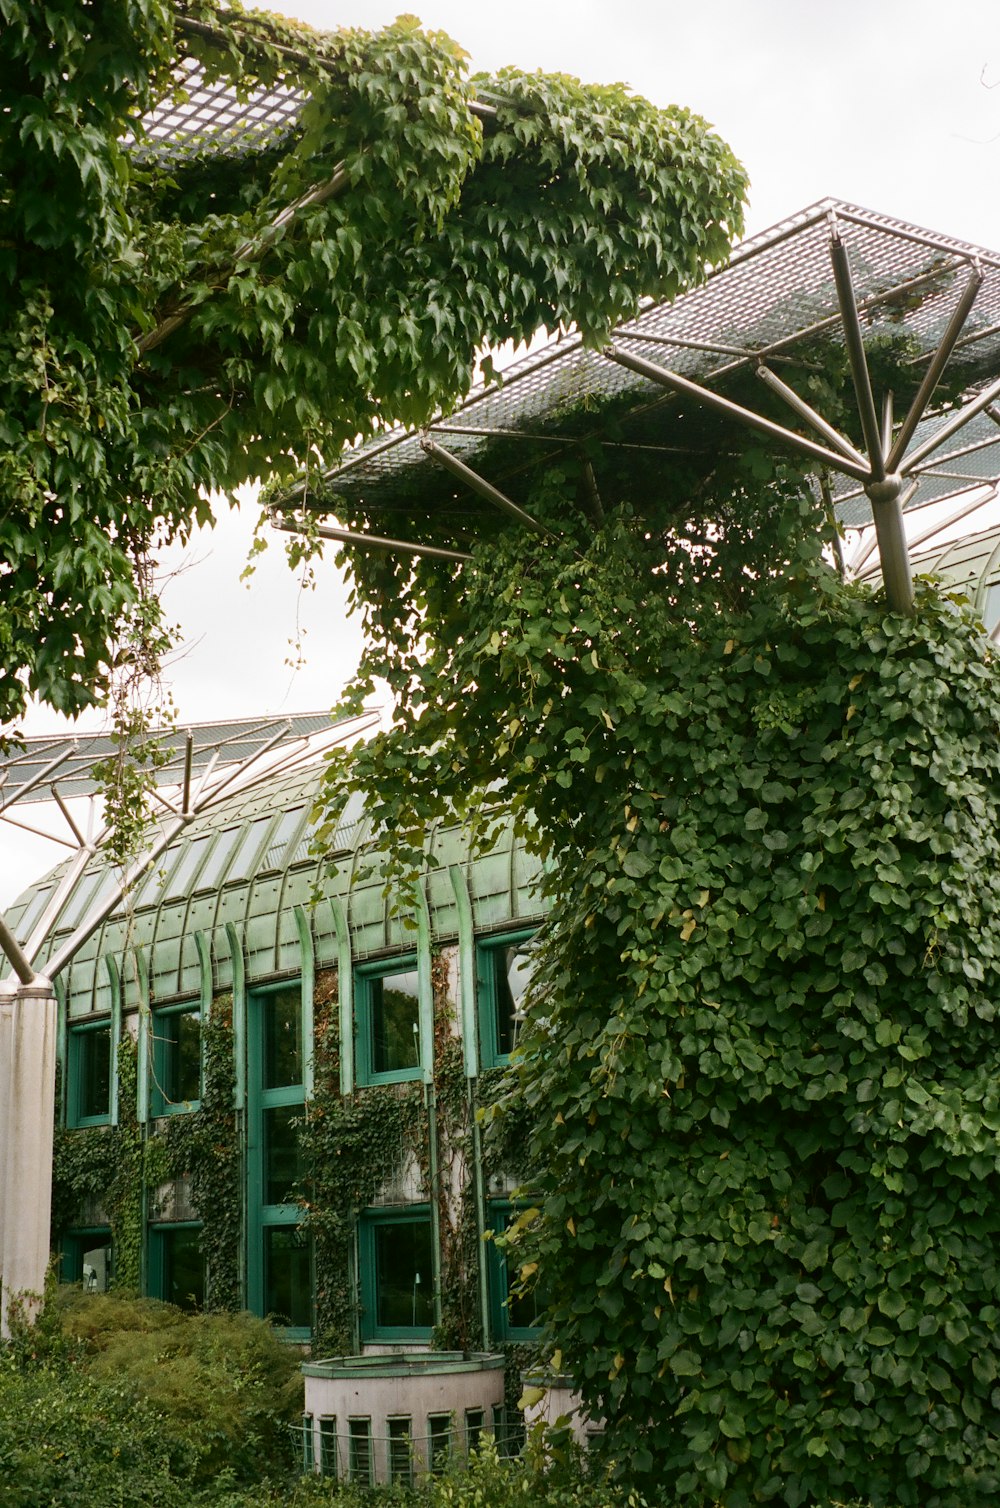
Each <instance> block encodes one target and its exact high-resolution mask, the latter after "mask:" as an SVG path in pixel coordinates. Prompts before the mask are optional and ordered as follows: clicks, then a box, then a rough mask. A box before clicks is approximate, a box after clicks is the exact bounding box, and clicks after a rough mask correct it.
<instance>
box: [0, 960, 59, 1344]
mask: <svg viewBox="0 0 1000 1508" xmlns="http://www.w3.org/2000/svg"><path fill="white" fill-rule="evenodd" d="M8 1022H9V1025H8ZM0 1023H2V1024H0V1048H2V1051H3V1058H2V1064H0V1080H5V1084H4V1088H3V1090H2V1091H0V1117H2V1118H0V1128H2V1127H3V1122H4V1119H5V1120H6V1128H5V1129H6V1135H5V1137H4V1144H3V1146H2V1148H0V1159H2V1162H0V1215H2V1226H0V1285H2V1290H0V1291H2V1301H0V1334H2V1335H4V1336H6V1335H9V1334H10V1327H11V1317H12V1315H17V1314H19V1313H20V1314H23V1315H24V1317H25V1318H32V1317H33V1316H34V1315H35V1313H36V1312H37V1310H38V1306H39V1304H40V1303H41V1299H42V1294H43V1290H44V1287H45V1273H46V1269H47V1267H48V1261H49V1224H50V1218H51V1210H52V1132H53V1122H54V1117H55V1076H56V1026H57V1008H56V997H55V991H54V990H53V988H52V984H51V982H50V981H49V980H48V979H45V978H43V977H42V976H41V975H37V976H36V977H35V978H34V979H33V980H32V982H31V983H30V984H22V985H19V986H18V987H17V988H16V990H14V991H13V992H12V993H10V992H8V993H6V995H5V998H4V999H3V1002H2V1005H0Z"/></svg>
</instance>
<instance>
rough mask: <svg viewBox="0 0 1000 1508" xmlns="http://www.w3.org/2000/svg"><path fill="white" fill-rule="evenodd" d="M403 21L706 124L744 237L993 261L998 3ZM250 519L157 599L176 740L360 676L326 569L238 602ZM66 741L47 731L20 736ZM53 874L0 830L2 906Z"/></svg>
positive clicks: (336, 14) (709, 3) (697, 7)
mask: <svg viewBox="0 0 1000 1508" xmlns="http://www.w3.org/2000/svg"><path fill="white" fill-rule="evenodd" d="M413 3H414V9H415V10H416V13H417V14H418V15H419V16H420V18H421V20H422V21H423V22H424V24H425V25H426V26H427V27H430V28H440V29H442V30H444V31H447V32H448V33H449V34H450V35H451V36H453V37H454V38H455V39H456V40H457V41H458V42H460V43H461V45H462V46H463V47H464V48H465V49H466V51H467V52H468V53H469V54H470V55H471V66H472V68H473V69H476V70H478V69H485V70H493V69H496V68H499V67H503V66H504V65H507V64H512V65H516V66H518V67H521V68H527V69H535V68H540V69H543V70H545V71H554V72H563V73H571V74H575V75H577V76H578V77H580V78H582V79H584V80H585V81H588V82H597V83H606V82H611V81H614V80H623V81H625V82H627V83H628V84H630V85H631V86H632V87H633V88H634V89H635V90H636V91H637V92H638V93H640V94H643V95H645V96H646V97H647V98H648V99H650V100H651V101H653V103H655V104H659V105H666V104H670V103H680V104H685V105H688V106H690V107H691V108H692V109H694V110H697V111H698V112H699V113H700V114H702V115H704V116H705V117H706V118H707V119H708V120H709V121H710V122H712V124H713V125H714V126H715V127H716V128H717V130H718V131H719V132H720V133H721V134H722V135H723V136H724V137H725V138H726V140H727V141H728V142H729V143H730V145H731V146H732V147H733V149H734V150H735V152H736V154H737V155H738V156H739V157H740V158H741V159H742V161H743V162H744V163H745V164H746V166H747V168H748V170H749V172H750V177H751V183H752V190H751V201H750V211H749V222H748V228H749V230H750V231H751V232H754V231H758V230H763V229H765V228H766V227H767V226H769V225H771V224H773V223H774V222H775V221H777V220H780V219H782V218H783V217H785V216H786V215H789V214H792V213H794V212H795V211H796V210H798V209H801V208H804V207H805V206H806V205H807V204H811V203H812V202H813V201H814V200H816V199H820V198H823V197H824V196H826V195H828V194H833V195H836V196H837V197H839V198H842V199H848V200H851V201H853V202H854V203H857V204H861V205H863V206H865V207H867V208H869V209H877V210H883V211H885V212H887V213H889V214H892V215H895V216H898V217H900V218H903V219H907V220H911V221H913V222H915V223H916V224H918V225H924V226H928V227H931V228H933V229H936V230H942V231H947V232H949V233H950V234H952V235H956V236H959V237H961V238H963V239H965V240H968V241H972V242H975V243H979V244H982V245H985V246H987V247H993V248H1000V203H998V197H997V191H996V185H997V181H998V176H1000V5H998V4H997V3H996V0H951V3H950V4H941V3H940V0H936V3H934V4H931V3H929V0H836V3H831V0H700V3H699V0H684V3H679V0H660V3H650V0H614V3H611V0H572V3H570V0H504V3H503V4H483V3H481V0H480V3H477V0H464V3H462V0H424V3H420V0H413ZM268 8H269V9H273V10H279V11H283V12H284V13H285V14H287V15H290V16H295V17H297V18H298V19H299V20H302V21H306V22H308V23H309V24H310V25H313V26H315V27H318V28H320V29H323V30H333V29H335V28H336V27H338V26H342V25H343V26H364V27H371V28H377V27H380V26H383V25H385V24H386V23H387V22H389V21H391V20H392V19H393V18H394V16H395V15H396V14H397V13H398V12H399V10H400V9H401V8H402V7H401V6H400V5H399V4H393V3H391V0H389V3H376V0H339V3H335V0H271V3H270V4H269V6H268ZM994 85H995V86H997V87H996V88H995V89H994V88H992V87H990V86H994ZM255 513H256V510H255V509H253V508H249V509H247V510H245V511H244V513H243V514H242V515H228V514H227V515H226V516H224V517H222V518H220V521H219V524H218V526H217V528H216V529H215V530H214V532H208V531H206V532H205V533H203V534H202V535H201V536H200V537H199V538H198V539H197V540H196V542H195V544H194V546H193V547H192V549H191V550H190V551H188V552H187V562H188V564H189V568H188V569H186V570H185V571H183V572H182V573H181V574H180V575H179V576H177V577H176V578H175V579H174V580H173V581H172V582H171V583H170V585H169V587H168V588H167V591H166V604H167V611H168V615H169V616H170V618H171V619H172V620H173V621H175V622H178V623H179V624H180V625H181V626H182V629H183V632H184V637H185V640H186V650H185V653H184V654H183V655H182V656H181V657H180V658H179V659H178V660H177V661H176V663H175V664H174V666H173V667H172V668H171V671H170V679H171V681H172V686H173V693H174V698H175V700H176V702H177V704H178V707H179V710H180V717H181V721H182V724H183V722H185V721H202V720H211V719H220V718H227V717H236V716H252V715H255V714H258V713H261V712H285V711H293V712H298V711H312V710H316V709H318V708H325V707H329V706H330V705H332V704H333V702H334V701H335V700H336V699H337V696H338V694H339V693H340V691H341V690H342V688H343V686H344V685H345V683H346V681H347V680H348V678H349V677H350V674H351V672H352V670H353V668H354V665H355V663H356V660H357V655H358V649H359V643H360V635H359V629H358V627H357V625H356V624H355V623H353V622H351V621H349V620H347V618H346V614H345V592H344V588H343V585H342V583H341V582H340V581H339V580H338V578H337V575H336V573H335V571H334V568H333V565H332V563H330V564H321V565H320V567H319V576H320V587H319V589H318V590H317V591H315V592H307V593H300V591H299V589H298V586H297V584H296V582H295V580H294V579H293V578H292V577H291V575H290V573H289V571H288V568H287V566H286V565H285V562H284V556H283V552H282V550H281V547H280V544H279V545H277V546H275V547H274V548H272V550H271V551H269V553H268V556H267V557H266V558H265V560H264V563H263V564H262V565H261V566H260V567H259V568H258V572H257V575H256V577H255V578H254V582H253V584H252V586H251V588H250V590H249V591H248V590H247V589H246V588H245V587H243V586H241V585H240V584H239V580H238V577H239V572H240V569H241V566H242V564H243V561H244V559H245V556H246V550H247V547H248V544H249V538H250V532H251V529H252V526H253V522H254V518H255ZM169 564H170V565H171V566H173V565H175V564H176V562H175V561H171V562H169ZM299 628H301V629H304V630H305V634H304V639H303V648H304V651H305V655H306V657H307V663H306V665H305V667H304V668H302V669H299V670H297V671H294V672H293V671H292V670H291V669H290V667H289V666H288V665H287V664H286V663H285V660H286V658H287V657H288V656H289V640H291V639H294V638H295V637H296V635H297V632H298V629H299ZM88 725H89V726H92V725H93V723H92V722H91V721H90V720H88ZM57 730H61V725H60V724H59V723H58V720H57V719H56V718H55V717H54V715H53V714H50V713H41V712H40V713H39V714H38V715H37V716H35V717H34V718H33V719H32V720H31V723H30V724H29V728H28V731H30V732H36V733H42V732H52V731H57ZM64 851H65V850H64ZM57 858H58V852H57V851H56V850H55V849H53V848H51V847H49V846H45V847H42V848H41V849H39V847H38V845H37V843H32V842H31V841H29V840H27V839H25V840H24V841H22V840H21V839H19V838H18V837H16V836H15V835H13V834H12V832H11V829H10V828H7V827H6V826H5V827H3V828H0V904H3V903H4V902H5V901H9V900H10V899H11V898H13V896H14V895H16V894H17V893H19V892H20V891H21V890H22V889H23V888H24V886H25V885H26V884H28V883H29V882H30V881H31V880H32V879H34V878H35V877H36V876H37V875H38V874H39V873H41V872H42V871H44V870H45V869H46V868H48V867H49V865H50V864H51V863H53V862H55V860H56V859H57Z"/></svg>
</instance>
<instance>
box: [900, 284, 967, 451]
mask: <svg viewBox="0 0 1000 1508" xmlns="http://www.w3.org/2000/svg"><path fill="white" fill-rule="evenodd" d="M982 286H983V269H982V268H981V267H980V266H978V265H977V266H975V267H974V268H973V269H972V276H971V277H970V278H969V281H968V282H967V283H966V285H965V289H964V291H963V293H962V296H961V298H960V299H959V301H958V303H957V304H956V305H955V308H954V310H953V312H952V316H951V319H950V320H949V321H948V324H947V327H946V329H945V332H944V334H943V335H942V337H941V340H940V343H939V345H938V348H937V350H936V351H935V352H934V355H933V356H932V357H931V362H930V365H929V367H928V368H927V371H926V372H925V373H924V377H923V381H922V382H921V384H920V386H919V388H918V389H917V392H916V396H915V397H914V399H913V402H912V403H911V404H910V408H909V411H908V413H907V415H906V418H905V419H904V420H903V422H902V424H901V425H900V427H899V433H898V435H897V436H896V438H895V440H894V441H893V444H892V448H891V449H890V450H889V451H888V452H887V455H886V462H885V464H886V467H887V469H888V470H889V471H897V470H898V469H899V463H900V461H902V459H903V456H904V455H905V454H906V447H907V446H908V445H909V443H910V441H911V440H912V439H913V436H914V433H915V432H916V428H917V425H918V424H919V423H920V421H921V419H922V418H923V417H924V414H925V412H926V410H927V405H928V403H929V402H930V400H931V396H932V394H933V392H934V389H935V388H936V387H937V385H938V383H939V382H940V380H941V374H942V373H943V372H944V369H945V366H946V365H947V363H948V359H949V357H950V356H951V353H952V352H953V351H954V349H955V344H956V342H957V340H958V337H959V336H960V335H961V333H962V330H963V328H964V326H965V322H966V320H967V319H968V317H969V315H970V314H971V312H972V306H973V304H974V303H975V302H976V295H977V294H978V292H979V290H980V288H981V287H982Z"/></svg>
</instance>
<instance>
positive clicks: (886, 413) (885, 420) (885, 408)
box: [882, 388, 893, 471]
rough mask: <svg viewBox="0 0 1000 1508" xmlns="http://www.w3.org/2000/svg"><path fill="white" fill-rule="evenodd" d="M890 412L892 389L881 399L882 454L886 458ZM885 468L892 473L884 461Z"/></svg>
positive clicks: (890, 424) (889, 444)
mask: <svg viewBox="0 0 1000 1508" xmlns="http://www.w3.org/2000/svg"><path fill="white" fill-rule="evenodd" d="M892 410H893V394H892V388H890V389H889V391H888V392H887V393H886V395H885V397H884V398H883V399H882V454H883V455H884V456H887V455H888V454H889V452H890V450H891V449H892V421H893V412H892ZM886 466H887V467H888V469H889V470H890V471H892V469H893V468H892V467H891V466H889V463H888V461H886Z"/></svg>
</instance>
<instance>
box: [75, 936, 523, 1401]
mask: <svg viewBox="0 0 1000 1508" xmlns="http://www.w3.org/2000/svg"><path fill="white" fill-rule="evenodd" d="M456 962H457V960H456V956H455V951H454V950H447V949H446V950H440V949H439V950H437V951H435V952H434V953H433V954H432V957H431V969H430V974H431V985H432V995H433V1056H432V1064H433V1066H432V1070H431V1073H430V1076H429V1080H428V1081H425V1080H424V1079H423V1078H421V1079H415V1080H411V1081H408V1082H402V1083H385V1084H372V1085H366V1086H358V1087H355V1088H354V1089H353V1090H352V1092H350V1093H349V1094H346V1095H345V1094H343V1093H342V1092H341V1082H342V1081H341V1042H340V1027H339V1003H340V1001H339V989H338V972H337V970H336V969H335V968H331V969H320V970H318V971H317V972H316V975H315V980H314V986H313V998H312V1019H313V1041H312V1053H313V1066H312V1092H311V1094H310V1095H309V1097H308V1098H307V1099H306V1102H305V1105H304V1108H303V1113H302V1115H301V1118H300V1119H299V1121H298V1142H299V1154H300V1169H301V1174H300V1178H299V1181H298V1184H297V1188H296V1192H297V1196H298V1200H299V1202H300V1204H301V1211H302V1214H301V1226H300V1229H301V1230H303V1231H304V1232H306V1233H307V1234H308V1236H309V1238H310V1242H311V1251H312V1262H313V1327H312V1347H313V1352H314V1354H316V1355H330V1354H346V1353H350V1352H353V1351H356V1350H357V1349H358V1348H359V1347H360V1345H361V1338H362V1325H361V1305H362V1294H361V1281H360V1274H359V1271H358V1249H357V1225H358V1216H359V1213H360V1212H361V1211H363V1210H366V1209H371V1208H373V1207H378V1206H382V1205H385V1206H387V1207H394V1206H397V1205H400V1204H403V1203H404V1202H405V1201H407V1200H409V1201H412V1200H413V1199H415V1198H419V1199H420V1201H421V1203H422V1204H423V1205H426V1206H429V1208H430V1211H431V1218H432V1221H433V1222H434V1246H435V1249H436V1252H437V1254H438V1257H439V1261H438V1273H437V1293H436V1303H435V1316H436V1323H435V1325H434V1328H433V1333H432V1338H431V1344H432V1345H433V1346H435V1347H438V1348H441V1349H458V1350H466V1349H467V1350H476V1349H481V1348H483V1347H484V1346H486V1345H489V1344H490V1342H491V1340H493V1339H494V1337H492V1336H491V1335H490V1333H489V1330H490V1326H489V1318H488V1307H487V1304H486V1288H485V1283H486V1279H485V1271H484V1264H485V1262H486V1261H487V1257H488V1254H487V1250H486V1246H485V1242H484V1236H485V1235H486V1234H488V1232H487V1225H488V1222H487V1220H486V1211H485V1202H484V1201H485V1197H486V1192H487V1190H488V1189H489V1188H490V1187H491V1186H494V1187H499V1186H500V1185H501V1184H502V1185H503V1186H504V1187H505V1188H506V1187H507V1186H508V1185H509V1184H510V1182H511V1180H512V1179H513V1178H514V1177H515V1176H516V1173H517V1164H518V1162H519V1156H518V1149H517V1146H516V1145H515V1143H516V1141H517V1137H516V1135H515V1136H514V1137H513V1138H512V1136H511V1130H510V1124H511V1123H510V1122H509V1121H505V1122H503V1127H504V1138H503V1139H502V1140H501V1138H500V1137H499V1136H498V1135H497V1134H495V1133H493V1134H485V1133H484V1121H485V1120H486V1119H488V1112H489V1109H490V1106H491V1105H492V1103H493V1102H494V1100H495V1099H496V1098H497V1096H498V1095H499V1094H500V1092H501V1091H502V1087H503V1083H504V1079H505V1073H504V1070H502V1069H492V1070H489V1071H488V1072H486V1073H483V1074H482V1075H480V1076H479V1077H478V1078H472V1079H470V1078H469V1077H468V1076H467V1073H466V1063H465V1058H464V1055H463V1045H462V1040H461V1036H460V1022H459V1013H458V1010H457V1007H456V1002H455V999H454V998H453V996H454V987H453V980H454V977H455V972H456V969H455V965H456ZM306 1014H308V1013H306ZM129 1025H131V1026H132V1027H137V1028H138V1031H142V1030H152V1029H153V1028H152V1026H151V1018H150V1016H149V1012H148V1008H146V1007H144V1008H143V1011H142V1012H141V1013H140V1018H139V1021H138V1023H137V1022H136V1021H135V1020H134V1019H133V1020H132V1021H131V1022H126V1024H125V1028H124V1029H123V1031H122V1034H121V1041H120V1042H119V1044H118V1046H117V1049H116V1070H117V1085H118V1093H117V1103H118V1118H117V1124H115V1125H106V1126H103V1125H102V1126H89V1127H84V1128H82V1129H66V1128H65V1127H62V1126H60V1127H59V1128H57V1132H56V1162H55V1195H54V1202H53V1239H54V1243H55V1244H56V1245H57V1246H58V1244H59V1243H60V1241H61V1240H62V1239H63V1238H64V1237H65V1236H66V1235H67V1233H71V1232H73V1231H74V1230H75V1229H83V1230H87V1229H93V1228H95V1227H102V1228H103V1227H104V1226H107V1227H109V1228H110V1231H111V1243H112V1248H113V1253H114V1261H113V1280H112V1281H113V1283H114V1285H115V1286H116V1287H119V1288H126V1289H141V1288H143V1287H144V1286H145V1287H147V1288H148V1287H149V1286H150V1274H149V1271H148V1263H147V1262H146V1261H145V1260H144V1239H145V1238H147V1236H148V1233H149V1232H150V1231H152V1230H153V1229H155V1228H156V1227H157V1226H159V1225H162V1224H163V1223H168V1222H170V1221H171V1220H174V1221H176V1220H178V1219H183V1220H191V1221H197V1222H199V1223H200V1231H199V1237H198V1239H199V1245H200V1250H201V1253H202V1256H203V1258H204V1262H205V1305H206V1307H207V1308H209V1309H215V1310H237V1309H240V1308H242V1307H245V1306H246V1303H247V1287H246V1277H245V1272H244V1252H245V1243H246V1239H247V1234H246V1229H245V1217H246V1200H245V1189H246V1175H245V1166H246V1163H245V1159H246V1137H247V1125H246V1116H245V1114H244V1112H243V1111H242V1110H241V1109H237V1102H238V1092H237V1085H238V1063H237V1059H238V1054H239V1053H240V1051H241V1050H242V1048H241V1043H240V1038H239V1033H238V1031H237V1030H236V1028H235V1026H234V1000H233V996H232V994H229V993H227V994H222V995H217V996H216V997H215V998H214V999H213V1001H212V1003H211V1009H210V1011H209V1012H207V1013H206V1014H205V1016H204V1018H203V1021H202V1028H201V1042H202V1060H203V1075H202V1093H201V1098H200V1101H199V1104H198V1108H197V1109H194V1110H191V1111H189V1112H185V1113H180V1114H172V1115H164V1116H161V1117H159V1118H151V1119H149V1120H148V1121H146V1123H145V1124H143V1123H141V1122H140V1118H139V1111H138V1106H139V1104H140V1103H141V1099H142V1096H141V1095H140V1093H139V1082H138V1076H139V1063H140V1060H141V1057H142V1055H141V1054H140V1053H139V1052H138V1050H137V1045H136V1039H135V1036H134V1035H133V1033H132V1031H130V1030H129V1029H128V1028H129ZM508 1350H509V1351H510V1354H511V1357H512V1358H514V1359H515V1360H516V1361H517V1362H518V1363H520V1361H521V1360H522V1359H523V1351H524V1348H523V1347H521V1346H518V1347H513V1346H512V1347H508ZM515 1373H516V1368H515V1369H513V1370H512V1374H511V1384H510V1391H511V1394H512V1397H513V1396H514V1395H515V1393H516V1390H517V1378H516V1375H515Z"/></svg>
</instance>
